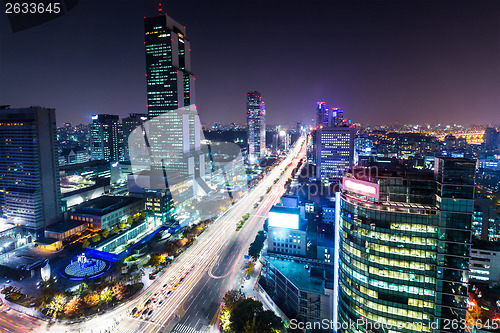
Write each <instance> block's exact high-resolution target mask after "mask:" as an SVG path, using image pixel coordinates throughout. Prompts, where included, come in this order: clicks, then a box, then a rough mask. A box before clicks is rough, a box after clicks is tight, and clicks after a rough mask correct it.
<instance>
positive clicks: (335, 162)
mask: <svg viewBox="0 0 500 333" xmlns="http://www.w3.org/2000/svg"><path fill="white" fill-rule="evenodd" d="M355 134H356V130H355V129H354V128H353V127H350V126H349V127H348V126H342V127H323V128H318V129H317V130H316V178H317V179H318V180H321V181H329V182H334V181H338V180H339V179H340V178H342V175H343V174H344V172H345V170H347V169H348V168H352V166H353V158H354V137H355Z"/></svg>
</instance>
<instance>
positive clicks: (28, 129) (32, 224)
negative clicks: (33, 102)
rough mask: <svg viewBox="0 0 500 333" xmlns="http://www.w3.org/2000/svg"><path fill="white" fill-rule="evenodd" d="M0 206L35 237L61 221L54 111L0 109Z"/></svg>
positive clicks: (15, 222)
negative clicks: (50, 225) (48, 226)
mask: <svg viewBox="0 0 500 333" xmlns="http://www.w3.org/2000/svg"><path fill="white" fill-rule="evenodd" d="M0 206H1V213H2V216H3V217H4V218H6V219H7V220H9V221H11V222H12V223H14V224H18V225H21V226H22V227H23V229H24V230H25V231H27V232H29V233H30V234H31V235H33V236H35V237H39V236H43V229H44V227H45V226H47V225H49V224H53V223H56V222H58V221H59V220H60V219H61V218H62V211H61V188H60V181H59V163H58V154H57V142H56V116H55V110H54V109H46V108H41V107H30V108H23V109H10V108H8V107H3V108H0Z"/></svg>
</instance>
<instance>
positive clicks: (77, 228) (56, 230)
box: [45, 220, 89, 240]
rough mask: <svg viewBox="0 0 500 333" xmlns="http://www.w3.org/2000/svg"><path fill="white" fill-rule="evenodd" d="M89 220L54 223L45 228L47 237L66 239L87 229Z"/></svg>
mask: <svg viewBox="0 0 500 333" xmlns="http://www.w3.org/2000/svg"><path fill="white" fill-rule="evenodd" d="M88 227H89V224H88V222H82V221H74V220H70V221H65V222H62V223H57V224H52V225H49V226H48V227H47V228H45V237H47V238H54V239H59V240H65V239H66V238H68V237H70V236H73V235H75V234H78V233H81V232H83V231H85V230H87V229H88Z"/></svg>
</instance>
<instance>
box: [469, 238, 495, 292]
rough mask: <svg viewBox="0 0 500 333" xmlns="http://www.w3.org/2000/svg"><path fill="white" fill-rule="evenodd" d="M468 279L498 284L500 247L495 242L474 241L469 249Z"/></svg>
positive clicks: (491, 284) (492, 284)
mask: <svg viewBox="0 0 500 333" xmlns="http://www.w3.org/2000/svg"><path fill="white" fill-rule="evenodd" d="M469 277H470V280H471V282H472V281H477V282H483V283H487V284H489V285H490V286H498V285H499V284H500V247H499V246H498V245H497V244H495V242H487V241H486V242H485V241H483V242H475V243H474V244H473V245H472V248H471V251H470V275H469Z"/></svg>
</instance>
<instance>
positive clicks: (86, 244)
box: [82, 239, 90, 249]
mask: <svg viewBox="0 0 500 333" xmlns="http://www.w3.org/2000/svg"><path fill="white" fill-rule="evenodd" d="M89 246H90V242H89V240H88V239H86V240H84V241H83V243H82V249H86V248H87V247H89Z"/></svg>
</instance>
